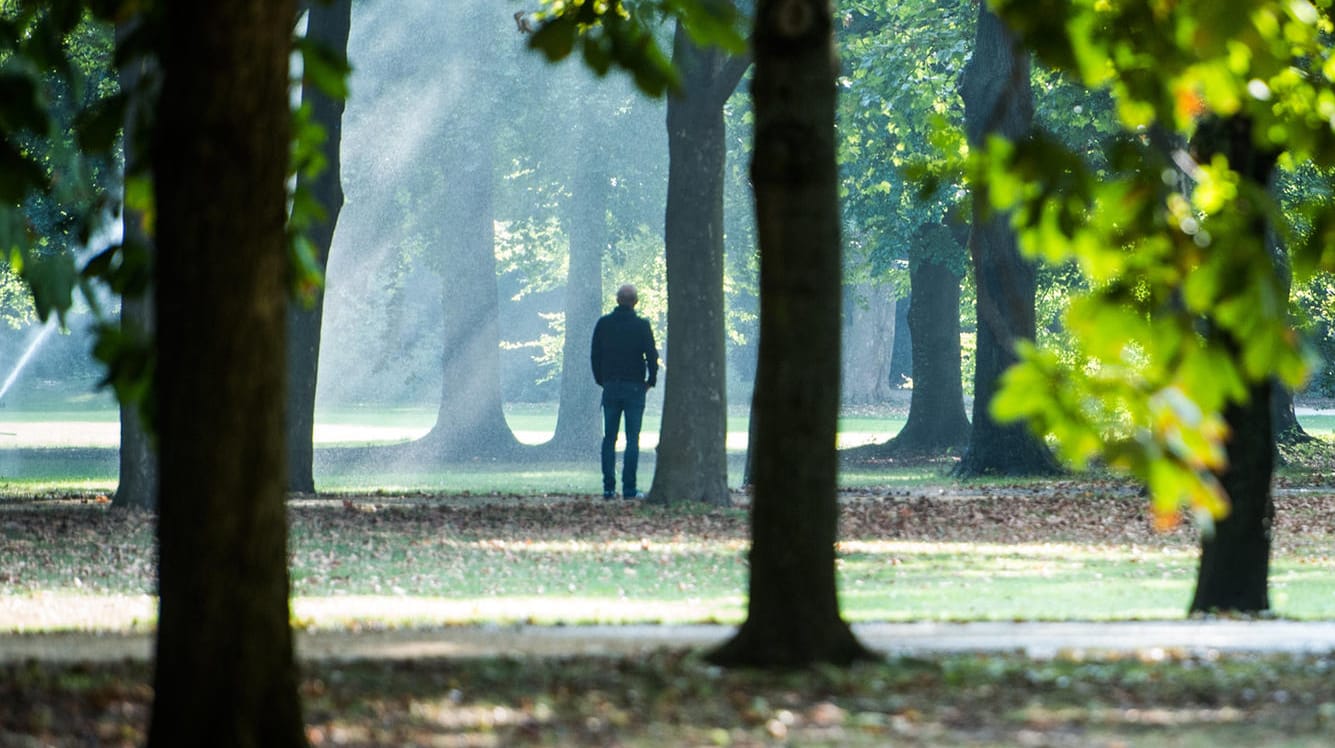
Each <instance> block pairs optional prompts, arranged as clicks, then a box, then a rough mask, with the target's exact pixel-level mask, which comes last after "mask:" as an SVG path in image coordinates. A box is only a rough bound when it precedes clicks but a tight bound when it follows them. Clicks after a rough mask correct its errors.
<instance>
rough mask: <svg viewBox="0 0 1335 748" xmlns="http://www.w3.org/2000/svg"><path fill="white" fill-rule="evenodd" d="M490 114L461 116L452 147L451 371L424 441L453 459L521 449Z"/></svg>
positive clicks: (448, 218) (446, 254) (447, 285)
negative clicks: (513, 413)
mask: <svg viewBox="0 0 1335 748" xmlns="http://www.w3.org/2000/svg"><path fill="white" fill-rule="evenodd" d="M483 112H485V108H483V109H482V110H481V111H471V112H467V113H466V114H467V115H468V116H469V117H470V119H468V120H464V119H463V118H462V117H460V118H458V119H456V121H455V124H456V126H455V127H453V128H451V132H452V135H451V137H450V138H449V139H448V142H447V145H446V153H447V156H446V159H445V161H446V166H445V169H444V174H445V175H446V176H447V178H448V179H449V185H448V186H447V190H448V194H447V195H446V198H445V210H444V211H443V215H442V219H441V220H442V221H443V222H444V225H445V231H444V232H443V243H444V247H443V256H442V260H441V277H442V278H443V279H444V287H443V288H442V292H441V298H442V299H443V303H444V306H445V315H444V331H443V333H444V334H443V336H442V344H443V345H442V351H443V366H442V370H443V374H442V382H441V397H440V409H439V411H438V412H437V415H436V424H435V426H433V427H432V429H431V431H430V432H429V433H428V434H427V435H426V436H425V437H423V439H422V443H421V446H423V447H425V448H427V449H429V450H430V452H431V454H433V455H435V456H436V457H437V458H439V459H442V460H445V461H459V460H469V459H492V458H506V457H511V456H513V455H514V454H515V453H516V450H517V449H518V446H519V442H518V441H517V440H516V439H515V437H514V432H512V431H511V430H510V425H509V424H508V423H507V422H506V420H505V410H504V407H503V402H504V401H503V399H502V396H501V357H500V340H501V333H500V290H499V288H498V287H497V285H496V250H495V240H496V236H495V228H494V220H493V215H494V214H493V210H492V181H493V172H492V167H493V157H494V154H493V152H492V151H493V149H494V147H495V129H494V127H493V126H492V124H491V123H490V122H489V121H487V119H488V118H487V117H483V116H479V115H480V114H481V113H483ZM461 114H462V113H461Z"/></svg>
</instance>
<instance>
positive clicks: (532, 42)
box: [528, 16, 578, 62]
mask: <svg viewBox="0 0 1335 748" xmlns="http://www.w3.org/2000/svg"><path fill="white" fill-rule="evenodd" d="M577 31H578V27H577V25H576V22H575V20H574V19H573V18H569V17H567V16H558V17H557V18H553V19H551V20H548V21H544V22H543V23H542V25H541V26H539V27H538V30H537V31H534V32H533V36H531V37H529V40H528V46H529V48H530V49H536V50H539V51H541V52H542V54H543V55H544V56H545V57H546V58H547V60H548V61H549V62H556V61H558V60H564V59H565V58H566V57H568V56H569V55H570V52H571V51H572V50H574V48H575V36H576V35H577Z"/></svg>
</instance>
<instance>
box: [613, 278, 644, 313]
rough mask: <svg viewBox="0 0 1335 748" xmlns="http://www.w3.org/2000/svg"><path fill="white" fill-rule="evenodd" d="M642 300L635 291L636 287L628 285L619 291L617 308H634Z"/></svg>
mask: <svg viewBox="0 0 1335 748" xmlns="http://www.w3.org/2000/svg"><path fill="white" fill-rule="evenodd" d="M639 300H640V296H639V294H638V293H636V291H635V286H632V285H631V284H629V283H627V284H625V285H624V286H622V287H621V288H618V289H617V306H624V307H628V308H632V307H634V306H635V302H637V301H639Z"/></svg>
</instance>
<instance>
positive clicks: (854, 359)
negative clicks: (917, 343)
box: [841, 283, 895, 404]
mask: <svg viewBox="0 0 1335 748" xmlns="http://www.w3.org/2000/svg"><path fill="white" fill-rule="evenodd" d="M853 294H855V295H856V298H855V299H851V300H850V301H849V302H847V303H845V304H844V306H845V315H844V322H845V324H844V349H843V357H844V358H843V378H844V381H843V387H842V388H841V390H842V392H843V401H844V402H845V403H850V404H866V403H881V402H885V401H886V399H887V398H889V396H890V352H891V351H892V350H894V345H895V298H894V296H893V295H892V289H891V288H890V287H889V286H887V285H883V284H879V283H860V284H858V285H857V286H856V287H854V288H853Z"/></svg>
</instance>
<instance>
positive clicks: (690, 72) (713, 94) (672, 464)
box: [649, 25, 746, 505]
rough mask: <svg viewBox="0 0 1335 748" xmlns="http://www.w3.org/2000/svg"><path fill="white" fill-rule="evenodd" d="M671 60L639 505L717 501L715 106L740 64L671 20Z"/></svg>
mask: <svg viewBox="0 0 1335 748" xmlns="http://www.w3.org/2000/svg"><path fill="white" fill-rule="evenodd" d="M672 59H673V61H674V62H675V63H676V65H677V67H678V69H680V70H681V71H682V77H683V79H684V84H683V89H684V90H683V93H682V94H681V95H679V96H675V97H672V98H670V99H668V105H667V131H668V194H667V210H666V216H665V231H664V240H665V243H666V255H667V256H666V260H667V287H668V324H667V327H668V329H667V355H666V360H667V364H668V367H669V368H666V369H665V374H664V391H663V422H662V426H661V429H660V432H659V441H658V454H657V461H656V463H655V466H654V481H653V485H652V486H651V487H650V489H649V501H650V502H653V503H657V504H674V503H678V502H686V501H701V502H705V503H709V504H718V505H727V504H729V503H730V502H731V498H730V497H729V495H728V456H727V445H726V440H727V431H728V401H727V391H726V389H727V388H726V382H727V365H726V363H727V347H726V344H725V341H726V337H727V331H726V327H725V319H724V312H723V167H724V162H725V158H726V156H727V143H726V140H725V137H726V134H727V132H726V129H725V127H724V123H723V104H724V102H725V101H727V99H728V96H729V95H731V93H732V91H733V90H734V89H735V88H736V87H737V82H738V80H740V78H741V74H742V72H743V71H744V70H745V69H746V61H744V60H742V61H739V60H734V59H731V58H729V57H728V56H727V55H726V54H724V53H723V52H721V51H720V50H718V49H702V48H700V47H697V46H696V45H695V43H694V42H692V41H691V39H690V37H689V35H687V33H686V31H685V30H684V29H683V28H682V27H681V26H680V25H679V26H678V27H677V32H676V37H675V39H674V43H673V53H672Z"/></svg>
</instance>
